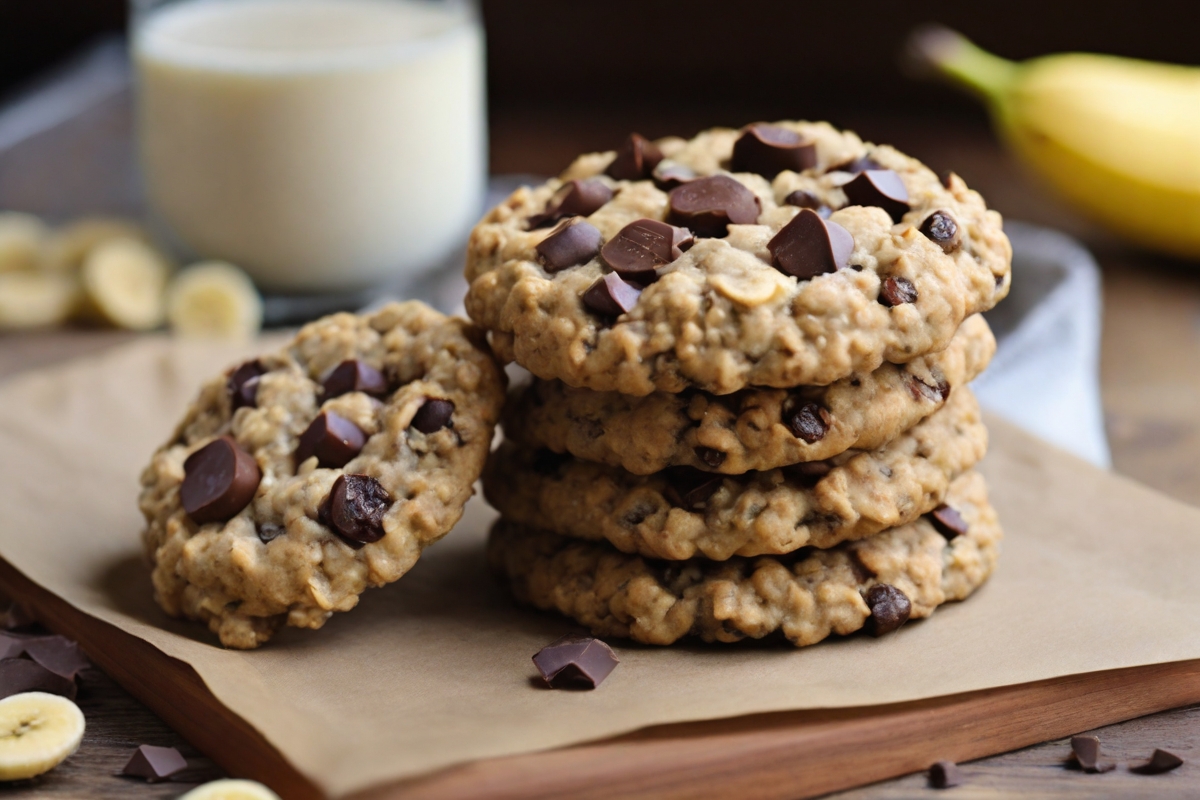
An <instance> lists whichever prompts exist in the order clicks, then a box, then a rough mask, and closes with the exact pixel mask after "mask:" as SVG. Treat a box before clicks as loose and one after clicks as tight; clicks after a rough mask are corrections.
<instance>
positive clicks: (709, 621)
mask: <svg viewBox="0 0 1200 800" xmlns="http://www.w3.org/2000/svg"><path fill="white" fill-rule="evenodd" d="M946 501H947V503H948V504H949V507H950V508H953V509H954V510H955V511H957V512H958V513H957V514H951V513H949V511H948V509H940V512H941V514H942V516H943V517H948V518H951V519H953V523H954V524H953V526H950V525H947V524H946V523H945V522H942V521H939V520H936V519H934V518H932V517H922V518H921V519H919V520H917V521H915V522H910V523H908V524H907V525H903V526H900V527H898V528H893V529H891V530H888V531H885V532H883V533H880V534H878V535H876V536H872V537H871V538H869V539H865V540H863V541H861V542H853V543H849V544H843V545H840V546H838V547H836V548H833V549H832V550H807V549H806V550H802V551H800V552H798V553H794V554H792V555H789V556H761V557H759V558H737V559H731V560H729V561H723V562H716V563H714V562H710V561H704V560H700V559H696V560H692V561H686V562H682V563H677V564H676V563H670V562H662V561H652V560H648V559H645V558H642V557H641V556H636V555H627V554H625V553H620V552H618V551H616V550H614V549H613V548H611V547H609V546H608V545H606V544H603V543H594V542H580V541H578V540H575V539H569V538H565V537H562V536H557V535H555V534H553V533H547V532H544V531H538V530H534V529H530V528H527V527H525V526H522V525H520V524H518V523H514V522H508V521H505V520H501V521H499V522H497V523H496V526H495V527H494V528H493V529H492V533H491V537H490V539H489V541H488V560H489V563H490V565H491V567H492V570H493V571H494V572H495V573H496V574H497V575H499V576H500V578H501V579H502V580H503V581H505V582H506V583H507V584H508V585H509V587H510V588H511V590H512V593H513V595H514V596H515V597H516V598H517V599H518V600H519V601H521V602H522V603H526V604H528V605H532V606H534V607H536V608H540V609H544V610H552V611H557V612H559V613H561V614H565V615H566V616H568V617H571V618H573V619H575V620H577V621H578V622H580V623H582V624H583V625H586V626H587V627H589V628H591V630H592V632H593V633H594V634H596V635H597V636H622V637H628V638H631V639H635V640H637V641H639V642H645V643H646V644H661V645H665V644H671V643H672V642H675V641H678V640H679V639H682V638H684V637H687V636H695V637H699V638H700V639H703V640H704V641H706V642H735V641H738V640H740V639H745V638H747V637H749V638H754V639H760V638H762V637H764V636H767V635H770V634H782V635H783V636H784V637H786V638H787V639H788V640H789V641H791V642H792V644H794V645H796V646H803V645H809V644H814V643H816V642H819V641H821V640H822V639H824V638H825V637H827V636H829V635H830V634H831V633H836V634H839V635H846V634H849V633H853V632H854V631H857V630H859V629H860V628H864V627H865V628H866V629H867V630H868V631H870V632H872V633H874V634H876V635H880V634H883V633H888V632H890V631H892V630H895V629H896V628H898V627H899V626H900V625H902V624H904V622H905V621H907V620H909V619H919V618H922V617H928V616H929V615H930V614H932V613H933V611H934V609H935V608H937V606H939V605H941V604H943V603H947V602H951V601H954V600H962V599H965V598H966V597H967V596H968V595H970V594H971V592H973V591H974V590H975V589H977V588H979V586H980V585H981V584H982V583H983V582H984V581H985V580H986V579H987V577H988V576H989V575H990V574H991V572H992V570H993V569H994V568H995V565H996V559H997V556H998V555H999V543H1000V539H1001V531H1000V526H999V523H998V521H997V519H996V513H995V511H994V510H993V509H992V507H991V506H990V505H989V504H988V500H987V488H986V486H985V485H984V482H983V478H982V477H981V476H980V475H979V474H978V473H975V472H970V473H968V474H966V475H964V476H963V477H961V478H959V479H958V480H957V481H955V482H954V485H953V486H952V487H951V489H950V493H949V494H948V496H947V498H946ZM939 531H940V532H939Z"/></svg>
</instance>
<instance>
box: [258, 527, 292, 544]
mask: <svg viewBox="0 0 1200 800" xmlns="http://www.w3.org/2000/svg"><path fill="white" fill-rule="evenodd" d="M254 532H255V533H257V534H258V538H259V540H260V541H261V542H262V543H263V544H270V543H271V542H273V541H275V540H276V539H278V538H279V537H280V536H283V535H284V534H285V533H287V528H285V527H284V526H283V525H280V524H279V523H278V522H260V523H258V524H256V525H255V526H254Z"/></svg>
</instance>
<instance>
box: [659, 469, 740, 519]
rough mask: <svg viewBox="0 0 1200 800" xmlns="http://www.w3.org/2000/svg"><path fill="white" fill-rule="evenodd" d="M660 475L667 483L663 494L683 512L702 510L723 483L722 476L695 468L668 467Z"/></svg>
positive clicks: (723, 477)
mask: <svg viewBox="0 0 1200 800" xmlns="http://www.w3.org/2000/svg"><path fill="white" fill-rule="evenodd" d="M661 474H662V476H663V477H664V478H665V479H666V481H667V488H666V490H665V491H664V492H663V494H664V495H665V496H666V498H667V500H669V501H671V503H672V504H674V505H676V506H679V507H680V508H682V509H684V510H685V511H700V510H703V508H704V504H705V503H707V502H708V498H710V497H712V496H713V495H714V494H716V492H717V490H718V489H720V488H721V484H722V483H724V482H725V476H724V475H714V474H713V473H711V472H704V471H702V470H698V469H696V468H695V467H686V466H680V467H668V468H667V469H665V470H663V471H662V473H661Z"/></svg>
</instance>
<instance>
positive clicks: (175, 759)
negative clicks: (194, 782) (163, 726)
mask: <svg viewBox="0 0 1200 800" xmlns="http://www.w3.org/2000/svg"><path fill="white" fill-rule="evenodd" d="M185 769H187V759H185V758H184V757H183V754H182V753H180V752H179V751H178V750H176V749H175V748H174V747H156V746H155V745H152V744H142V745H138V749H137V750H134V751H133V755H132V756H130V758H129V763H128V764H126V765H125V768H124V769H122V770H121V774H122V775H129V776H132V777H134V778H145V779H146V781H147V782H149V783H158V782H159V781H165V780H166V779H167V778H169V777H171V776H172V775H174V774H175V773H177V772H182V771H183V770H185Z"/></svg>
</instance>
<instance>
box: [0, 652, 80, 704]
mask: <svg viewBox="0 0 1200 800" xmlns="http://www.w3.org/2000/svg"><path fill="white" fill-rule="evenodd" d="M22 692H48V693H50V694H57V695H62V696H63V697H65V698H67V699H69V700H74V699H75V694H76V687H75V681H73V680H71V679H70V678H64V677H63V676H62V675H56V674H54V673H53V672H51V671H50V670H48V669H46V668H45V667H43V666H42V665H41V664H39V663H37V662H36V661H31V660H29V659H28V658H5V659H2V660H0V698H5V697H11V696H12V695H14V694H21V693H22Z"/></svg>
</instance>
